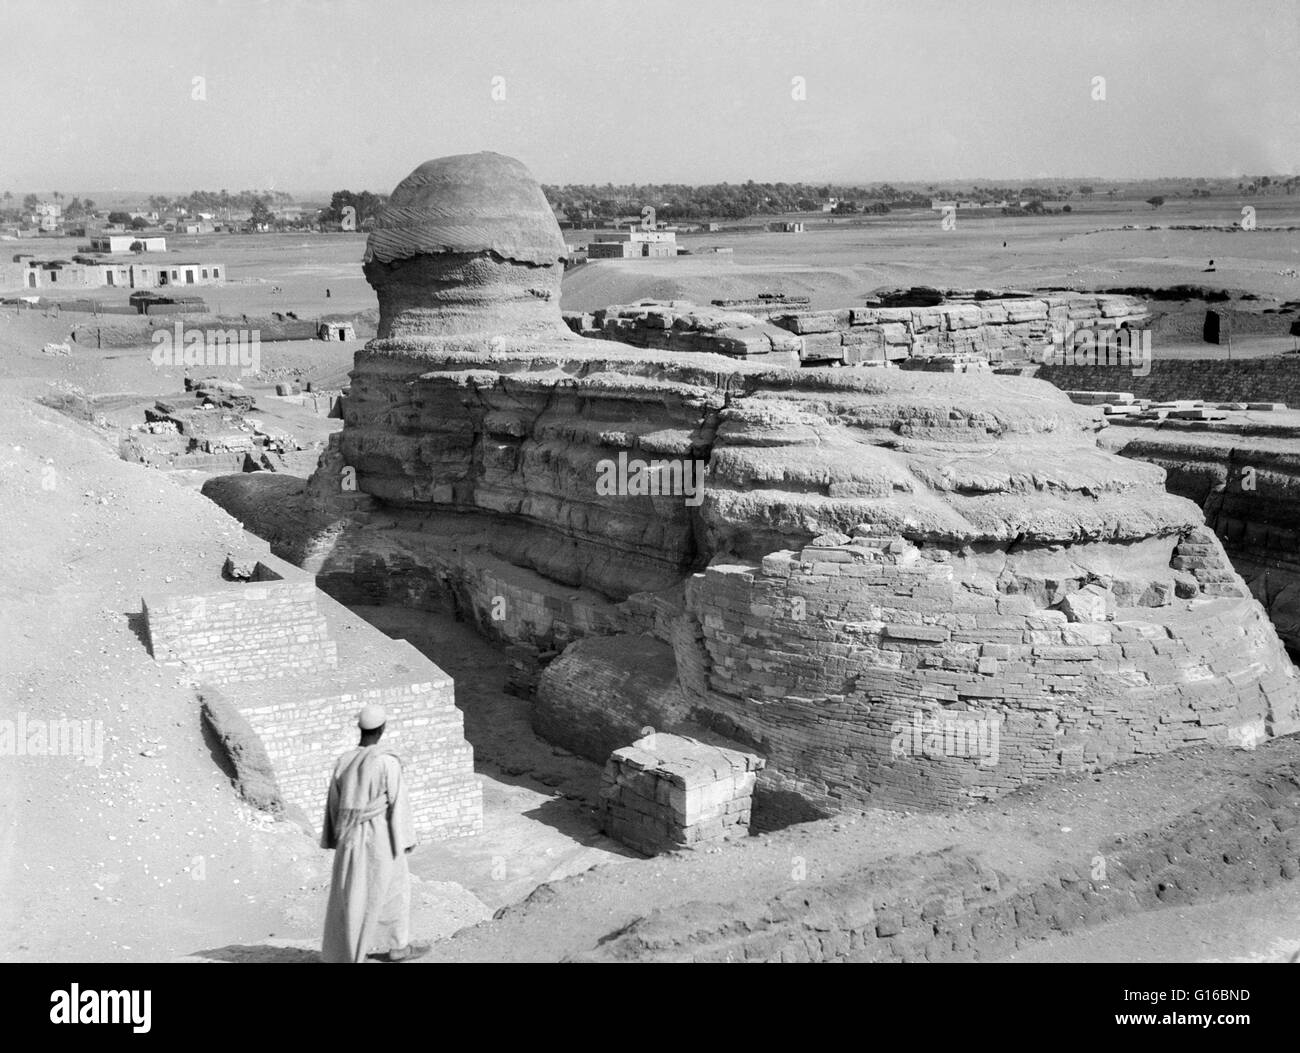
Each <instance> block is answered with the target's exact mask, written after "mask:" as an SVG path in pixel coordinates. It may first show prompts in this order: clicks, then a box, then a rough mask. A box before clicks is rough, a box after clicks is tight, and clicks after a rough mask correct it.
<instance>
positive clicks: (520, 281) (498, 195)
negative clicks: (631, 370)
mask: <svg viewBox="0 0 1300 1053" xmlns="http://www.w3.org/2000/svg"><path fill="white" fill-rule="evenodd" d="M564 252H565V247H564V241H563V239H562V238H561V236H560V228H559V225H558V224H557V223H556V222H555V215H554V213H552V211H551V208H550V205H548V204H547V202H546V196H545V195H544V194H543V193H542V188H541V187H540V186H539V185H538V183H537V181H536V180H535V179H534V178H533V176H532V173H530V172H529V171H528V169H527V168H525V167H524V166H523V165H522V164H521V163H520V162H519V161H516V160H515V159H514V158H513V157H506V156H504V155H503V154H495V153H487V152H484V153H477V154H457V155H455V156H453V157H440V158H438V159H437V160H434V161H426V162H425V163H424V164H422V165H420V167H419V168H417V169H416V170H415V171H414V172H412V173H411V174H410V175H409V176H407V177H406V178H405V179H403V180H402V181H401V182H400V183H399V184H398V185H397V188H396V189H395V190H394V191H393V193H392V196H391V197H390V198H389V200H388V205H387V207H386V208H385V209H384V211H383V213H382V214H381V215H380V216H379V218H378V220H377V221H376V223H375V227H374V229H373V230H372V231H371V234H370V237H369V239H368V240H367V242H366V255H365V263H364V270H365V275H366V280H367V281H368V282H370V285H371V287H372V288H373V289H374V290H375V294H376V295H377V296H378V298H379V334H378V335H379V338H380V339H381V340H382V339H386V338H404V337H457V336H469V335H472V334H481V333H489V332H490V333H494V334H509V335H517V336H526V335H537V336H547V335H554V334H566V335H567V332H568V330H567V329H566V328H565V326H564V323H563V322H562V320H561V318H560V279H561V278H562V277H563V274H564V264H563V257H564Z"/></svg>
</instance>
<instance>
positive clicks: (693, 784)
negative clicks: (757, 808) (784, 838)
mask: <svg viewBox="0 0 1300 1053" xmlns="http://www.w3.org/2000/svg"><path fill="white" fill-rule="evenodd" d="M765 763H766V762H765V761H764V759H763V758H762V757H758V756H755V755H754V754H752V753H744V752H742V751H740V750H734V749H726V748H723V747H720V746H711V745H709V744H707V743H704V742H700V741H698V740H696V739H691V738H686V737H685V736H682V735H665V734H653V735H647V736H645V737H644V738H641V739H638V740H637V741H636V742H634V743H633V744H632V745H631V746H625V747H623V748H622V749H619V750H615V751H614V752H613V753H612V754H611V755H610V758H609V760H608V761H607V762H606V764H605V776H604V786H603V787H602V788H601V791H600V796H601V828H602V829H603V830H604V831H605V833H607V834H608V835H609V836H610V837H612V838H614V839H616V840H618V841H622V842H623V844H625V845H627V846H628V847H629V848H635V849H636V850H637V851H638V852H644V853H646V854H647V855H657V854H658V853H660V852H671V851H674V850H677V849H683V848H699V847H702V846H707V845H712V844H717V843H719V842H721V841H727V840H731V839H732V838H737V837H746V836H748V834H749V813H750V798H751V797H752V795H753V792H754V780H755V777H756V775H757V772H758V771H759V769H761V768H762V767H763V765H764V764H765Z"/></svg>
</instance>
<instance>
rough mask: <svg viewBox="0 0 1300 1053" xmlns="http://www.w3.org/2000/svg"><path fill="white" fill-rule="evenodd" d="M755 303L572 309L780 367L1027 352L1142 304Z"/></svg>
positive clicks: (1102, 325) (588, 327) (649, 337)
mask: <svg viewBox="0 0 1300 1053" xmlns="http://www.w3.org/2000/svg"><path fill="white" fill-rule="evenodd" d="M761 314H762V312H759V313H746V312H740V311H728V310H724V309H721V308H716V307H698V306H696V305H694V304H690V303H686V302H684V301H678V300H673V301H669V302H667V303H664V302H658V301H653V300H644V301H642V302H640V303H638V304H629V305H621V306H615V307H607V308H604V309H602V310H599V311H595V312H594V313H591V314H581V313H570V314H567V315H566V316H565V320H566V322H567V323H568V325H569V327H570V328H571V329H572V330H573V331H574V332H575V333H578V334H579V335H580V336H586V337H592V338H595V339H603V340H615V341H618V342H620V343H625V344H631V345H632V346H634V347H643V348H653V349H660V350H667V351H682V352H711V353H713V354H721V355H726V356H728V357H731V358H744V359H747V360H752V361H756V362H759V363H761V364H770V365H772V366H773V367H774V368H787V367H791V366H794V365H798V364H800V363H805V364H809V365H822V364H827V363H835V362H839V363H842V364H844V365H862V364H877V365H879V364H885V363H889V362H903V361H906V360H908V359H913V358H918V359H926V358H934V357H952V356H958V355H977V356H980V357H983V358H985V359H988V360H990V361H1000V360H1001V359H1002V358H1003V357H1004V356H1007V355H1008V354H1013V355H1015V356H1017V357H1028V356H1030V355H1031V354H1033V353H1034V352H1038V351H1041V350H1042V349H1043V348H1044V347H1045V346H1047V345H1049V344H1051V342H1052V338H1053V336H1054V335H1057V336H1062V335H1063V334H1064V333H1065V330H1066V328H1067V327H1068V326H1072V327H1073V328H1075V329H1118V328H1119V327H1120V326H1121V325H1123V324H1128V325H1135V324H1141V323H1142V322H1143V321H1145V319H1146V318H1147V308H1146V305H1145V304H1144V303H1143V302H1142V301H1141V300H1138V299H1136V298H1134V297H1130V296H1112V295H1092V294H1083V293H1065V294H1061V295H1051V296H1044V297H1041V298H1014V299H1001V300H999V299H989V300H982V301H978V302H975V301H972V302H964V301H957V302H951V303H943V304H938V305H936V306H932V307H861V308H841V309H839V310H834V311H811V310H808V311H789V310H782V309H777V310H773V311H770V312H766V316H765V317H760V315H761Z"/></svg>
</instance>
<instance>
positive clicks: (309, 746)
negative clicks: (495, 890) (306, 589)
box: [227, 630, 483, 839]
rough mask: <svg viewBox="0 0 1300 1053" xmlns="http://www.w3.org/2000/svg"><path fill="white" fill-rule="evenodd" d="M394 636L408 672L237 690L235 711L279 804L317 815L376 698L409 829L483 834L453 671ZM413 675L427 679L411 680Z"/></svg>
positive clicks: (423, 833)
mask: <svg viewBox="0 0 1300 1053" xmlns="http://www.w3.org/2000/svg"><path fill="white" fill-rule="evenodd" d="M376 631H377V630H376ZM394 642H395V643H397V644H399V647H400V649H404V650H405V651H406V652H407V654H406V658H405V660H404V661H403V662H402V664H403V665H404V666H406V667H407V668H409V669H410V670H411V674H409V675H408V674H403V675H402V676H400V677H394V678H392V679H390V680H388V681H387V682H384V681H382V680H380V681H378V682H376V681H374V680H370V679H359V680H358V681H357V682H355V683H353V684H350V685H347V686H345V687H340V686H338V685H336V684H326V683H320V682H314V681H313V682H308V683H306V684H298V685H294V686H293V687H292V688H288V687H287V686H283V685H282V686H281V687H279V688H278V689H277V688H275V687H272V688H270V689H269V690H266V689H260V690H258V691H257V692H256V693H254V692H252V691H241V692H237V693H236V694H235V698H236V700H237V705H238V708H239V711H240V713H241V714H242V715H243V717H244V719H245V720H247V721H248V723H249V724H250V725H251V726H252V728H253V729H254V731H256V732H257V734H258V736H259V737H260V738H261V740H262V743H263V745H264V746H265V748H266V751H267V753H268V754H269V755H270V757H271V760H272V762H273V763H274V765H275V770H276V776H277V780H278V782H279V784H280V790H281V793H282V794H283V795H284V799H285V801H286V803H289V804H294V805H297V806H298V807H300V808H302V809H303V811H304V812H306V813H307V816H308V818H310V819H311V821H312V822H313V823H319V822H320V819H321V814H322V813H321V809H322V808H323V807H324V801H325V797H324V789H325V787H327V786H328V781H329V774H330V771H331V769H332V768H333V765H334V761H335V759H336V758H337V757H338V755H339V754H341V753H343V752H345V751H346V750H348V749H351V748H352V747H353V746H355V745H356V739H357V733H356V715H357V711H358V710H360V709H361V707H362V706H365V705H369V704H371V703H377V704H378V705H381V706H383V707H384V709H385V710H386V711H387V713H388V730H387V731H386V732H385V734H384V739H383V745H384V746H385V747H387V748H389V749H391V750H392V751H393V752H394V753H396V754H397V755H398V757H400V758H401V761H402V774H403V778H405V779H406V788H407V793H408V794H409V795H410V799H411V812H412V817H413V819H414V821H415V828H416V833H417V836H419V837H421V838H426V839H427V838H438V839H441V838H445V837H459V836H463V835H466V834H477V833H481V832H482V824H483V820H482V790H481V788H480V786H479V783H478V780H477V778H475V777H474V776H473V774H472V773H473V769H474V751H473V749H472V748H471V747H470V745H469V743H467V742H466V741H465V734H464V721H463V718H462V716H461V713H460V710H458V709H457V708H456V705H455V699H454V697H453V687H452V681H451V678H450V677H449V676H447V675H446V674H445V673H443V672H442V671H441V670H440V669H438V668H437V666H435V665H433V663H432V662H430V661H429V660H428V659H427V658H425V657H424V656H423V655H421V654H420V653H419V652H418V651H416V650H415V648H413V647H411V646H410V645H409V644H401V642H400V641H394ZM421 674H424V676H426V677H427V679H418V680H412V679H411V675H415V676H420V675H421ZM229 690H230V689H227V691H229Z"/></svg>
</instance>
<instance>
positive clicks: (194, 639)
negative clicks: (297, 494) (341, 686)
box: [144, 578, 338, 684]
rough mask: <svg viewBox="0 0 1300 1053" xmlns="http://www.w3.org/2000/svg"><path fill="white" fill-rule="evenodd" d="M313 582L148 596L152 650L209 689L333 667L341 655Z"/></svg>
mask: <svg viewBox="0 0 1300 1053" xmlns="http://www.w3.org/2000/svg"><path fill="white" fill-rule="evenodd" d="M317 595H318V593H317V590H316V586H315V584H313V582H312V581H311V580H310V579H306V578H304V580H301V581H261V582H246V583H245V582H229V583H225V584H223V585H222V586H221V587H219V588H214V589H210V590H207V591H204V592H201V593H190V594H186V595H167V596H146V597H145V598H144V613H145V620H146V623H147V625H148V630H149V650H150V653H152V654H153V656H154V658H155V659H157V660H158V661H160V662H162V663H164V664H167V665H183V666H184V667H185V668H186V669H187V670H188V671H189V672H190V674H191V675H193V676H194V678H195V679H198V680H201V681H203V682H205V683H210V684H229V683H234V682H236V681H240V680H264V679H268V678H273V677H283V676H301V675H303V674H307V673H314V672H318V671H320V670H323V669H333V668H334V667H335V665H337V663H338V652H337V647H336V646H335V644H334V642H333V641H332V640H330V639H329V635H328V632H327V630H326V626H325V619H324V618H323V617H321V615H320V613H319V612H318V611H317V609H316V597H317Z"/></svg>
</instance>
